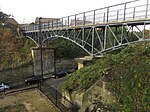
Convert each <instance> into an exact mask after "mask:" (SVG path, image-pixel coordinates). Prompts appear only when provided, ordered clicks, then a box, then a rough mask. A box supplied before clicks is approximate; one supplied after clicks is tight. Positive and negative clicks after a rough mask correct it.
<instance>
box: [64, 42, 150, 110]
mask: <svg viewBox="0 0 150 112" xmlns="http://www.w3.org/2000/svg"><path fill="white" fill-rule="evenodd" d="M149 67H150V43H149V42H144V43H137V44H134V45H129V46H127V47H126V48H125V49H123V50H122V51H121V52H120V53H118V54H116V55H112V54H108V55H106V56H105V58H103V59H101V60H98V61H97V62H96V64H94V65H92V66H88V67H85V68H83V69H81V70H79V71H77V72H75V73H73V74H71V75H70V76H68V80H67V81H66V82H65V83H64V84H63V86H62V88H63V89H64V90H66V91H68V92H70V93H72V92H73V91H77V92H78V93H80V92H84V91H86V90H87V89H88V88H89V87H91V86H92V85H93V84H94V83H95V82H96V81H98V80H99V79H100V78H101V77H102V76H104V78H103V81H105V82H107V83H108V87H109V88H108V90H109V91H111V92H112V93H114V95H115V96H116V103H115V104H111V106H110V107H111V108H109V109H113V110H114V109H115V110H116V111H147V110H150V107H149V104H150V68H149ZM100 102H101V100H100V101H99V104H101V103H100ZM102 103H105V102H102ZM100 106H101V105H99V107H100ZM109 109H108V110H109Z"/></svg>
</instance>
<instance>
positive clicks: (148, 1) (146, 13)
mask: <svg viewBox="0 0 150 112" xmlns="http://www.w3.org/2000/svg"><path fill="white" fill-rule="evenodd" d="M148 2H149V0H147V3H146V14H145V18H147V12H148V5H149V4H148Z"/></svg>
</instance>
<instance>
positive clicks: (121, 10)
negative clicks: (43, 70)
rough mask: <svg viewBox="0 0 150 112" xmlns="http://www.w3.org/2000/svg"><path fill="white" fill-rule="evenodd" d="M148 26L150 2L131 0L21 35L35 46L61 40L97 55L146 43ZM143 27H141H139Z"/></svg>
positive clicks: (31, 27) (27, 29) (29, 29)
mask: <svg viewBox="0 0 150 112" xmlns="http://www.w3.org/2000/svg"><path fill="white" fill-rule="evenodd" d="M149 24H150V3H149V0H133V1H130V2H126V3H121V4H117V5H113V6H108V7H104V8H100V9H95V10H92V11H87V12H83V13H79V14H75V15H71V16H67V17H63V18H57V19H52V20H51V21H48V22H45V23H40V22H39V23H35V24H32V25H27V26H25V27H23V29H24V31H25V32H24V35H25V36H27V37H29V38H30V39H32V40H33V41H34V42H35V43H36V44H37V45H40V43H41V40H42V41H43V45H47V42H48V41H50V40H53V39H54V38H58V37H59V38H64V39H67V40H70V41H72V42H73V43H75V44H77V45H78V46H80V47H81V48H82V49H84V50H85V51H86V52H87V53H88V54H89V55H92V56H94V55H99V54H102V53H105V52H108V51H110V50H115V49H117V48H120V47H122V46H125V45H127V44H131V43H135V42H140V41H146V40H149V39H148V38H147V37H146V35H147V34H146V33H147V31H146V25H149ZM141 26H142V27H141Z"/></svg>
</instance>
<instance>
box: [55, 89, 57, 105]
mask: <svg viewBox="0 0 150 112" xmlns="http://www.w3.org/2000/svg"><path fill="white" fill-rule="evenodd" d="M55 92H56V107H57V106H58V95H57V90H55Z"/></svg>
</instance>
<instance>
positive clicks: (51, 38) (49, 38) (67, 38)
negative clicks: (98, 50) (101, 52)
mask: <svg viewBox="0 0 150 112" xmlns="http://www.w3.org/2000/svg"><path fill="white" fill-rule="evenodd" d="M56 38H63V39H65V40H68V41H70V42H72V43H74V44H76V45H78V46H79V47H80V48H81V49H83V50H84V51H85V52H86V53H87V54H89V55H91V53H90V52H89V51H88V50H87V49H85V48H84V47H83V46H82V45H80V44H79V43H77V42H76V41H74V40H72V39H70V38H69V37H64V36H52V37H47V38H46V39H44V40H43V42H42V43H43V44H44V43H45V41H47V40H50V41H52V40H53V39H56Z"/></svg>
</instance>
